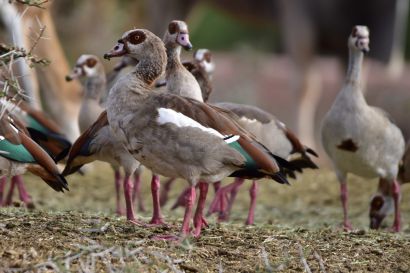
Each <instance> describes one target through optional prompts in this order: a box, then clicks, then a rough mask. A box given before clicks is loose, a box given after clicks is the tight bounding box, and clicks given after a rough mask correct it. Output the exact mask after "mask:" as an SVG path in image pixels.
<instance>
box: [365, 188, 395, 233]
mask: <svg viewBox="0 0 410 273" xmlns="http://www.w3.org/2000/svg"><path fill="white" fill-rule="evenodd" d="M393 209H394V202H393V197H392V196H388V195H385V194H381V193H379V194H376V195H375V196H373V198H372V199H371V202H370V212H369V217H370V228H371V229H378V228H380V226H381V224H382V222H383V220H384V218H386V216H387V215H388V214H389V213H391V212H392V211H393Z"/></svg>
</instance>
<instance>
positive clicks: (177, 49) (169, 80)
mask: <svg viewBox="0 0 410 273" xmlns="http://www.w3.org/2000/svg"><path fill="white" fill-rule="evenodd" d="M163 41H164V44H165V48H166V51H167V66H166V69H165V81H164V82H161V83H158V82H157V83H156V86H157V87H160V86H162V85H166V90H167V91H168V92H169V93H171V94H175V95H179V96H183V97H188V98H192V99H195V100H198V101H201V102H202V101H203V97H202V90H201V87H200V86H199V83H198V81H197V80H196V78H195V77H194V76H193V75H192V73H190V71H189V70H188V69H187V67H186V65H185V63H182V62H181V48H184V49H185V50H190V49H192V44H191V42H190V40H189V31H188V25H187V24H186V23H185V22H184V21H178V20H173V21H171V22H170V23H169V24H168V29H167V31H166V32H165V35H164V38H163ZM174 182H175V178H173V177H171V178H169V179H168V180H167V181H166V182H165V183H164V186H163V189H162V192H161V196H160V198H159V203H160V206H164V205H165V203H166V202H167V200H168V193H169V191H170V189H171V187H172V185H173V183H174ZM185 194H186V192H185V191H184V192H183V193H182V194H181V195H180V197H181V198H182V199H184V197H183V196H185ZM181 198H178V200H180V199H181ZM178 203H181V202H178V201H177V203H176V204H178ZM174 207H175V205H174V206H173V208H174Z"/></svg>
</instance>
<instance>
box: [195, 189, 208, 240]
mask: <svg viewBox="0 0 410 273" xmlns="http://www.w3.org/2000/svg"><path fill="white" fill-rule="evenodd" d="M207 194H208V183H206V182H200V183H199V200H198V205H197V207H196V211H195V216H194V226H195V231H194V232H193V234H192V235H193V236H194V237H199V235H200V234H201V229H202V226H203V225H207V223H206V221H205V219H204V218H203V212H204V207H205V201H206V195H207Z"/></svg>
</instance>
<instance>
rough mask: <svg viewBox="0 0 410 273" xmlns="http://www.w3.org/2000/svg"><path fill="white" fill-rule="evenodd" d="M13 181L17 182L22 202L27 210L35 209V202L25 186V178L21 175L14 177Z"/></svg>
mask: <svg viewBox="0 0 410 273" xmlns="http://www.w3.org/2000/svg"><path fill="white" fill-rule="evenodd" d="M11 180H12V181H15V183H16V185H17V189H18V191H19V196H20V200H21V201H22V202H23V203H24V205H25V206H26V207H27V208H34V204H33V201H31V197H30V195H29V194H28V192H27V190H26V187H25V186H24V182H23V178H22V177H21V176H20V175H16V176H13V177H12V178H11Z"/></svg>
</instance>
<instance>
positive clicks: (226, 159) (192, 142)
mask: <svg viewBox="0 0 410 273" xmlns="http://www.w3.org/2000/svg"><path fill="white" fill-rule="evenodd" d="M123 55H127V56H130V57H132V58H134V59H136V60H138V65H137V66H136V67H135V69H134V70H133V71H132V72H130V73H128V74H126V75H125V76H123V77H121V78H120V79H119V80H118V81H117V82H116V84H115V85H114V86H113V88H112V90H111V91H110V94H109V96H108V99H107V115H108V121H109V126H110V128H111V130H112V132H113V133H114V135H115V140H116V141H118V142H119V143H121V144H123V145H124V146H125V147H126V149H128V151H129V152H130V153H131V154H132V155H133V156H134V157H135V158H136V159H137V160H139V161H140V162H141V163H142V164H144V165H145V166H146V167H148V168H150V169H151V170H152V171H153V172H155V173H158V174H161V175H163V176H167V177H180V178H183V179H185V180H187V181H188V183H189V184H190V191H189V193H188V194H187V196H186V209H185V215H184V220H183V224H182V229H181V233H182V235H187V234H188V233H189V230H190V229H189V222H190V219H191V215H192V208H193V204H194V202H195V198H196V193H195V186H196V185H197V184H199V185H200V186H199V188H200V196H199V201H198V206H197V210H196V213H195V216H194V225H195V231H194V233H193V235H194V236H199V235H200V231H201V228H202V225H203V224H204V219H203V216H202V215H203V209H204V204H205V198H206V194H207V189H208V183H212V182H216V181H219V180H221V179H223V178H224V177H226V176H229V175H231V176H239V177H255V178H256V177H259V178H261V177H269V178H272V179H274V180H276V181H278V182H279V183H288V182H287V180H286V178H285V176H284V175H283V173H282V171H284V169H285V168H289V169H290V170H289V171H291V169H292V166H291V165H290V164H289V163H288V162H287V161H286V160H284V159H281V158H279V157H277V156H275V155H273V154H272V153H271V152H270V151H269V150H268V149H266V148H265V147H263V146H262V145H261V144H260V143H259V142H257V141H256V140H255V139H254V138H253V136H252V135H251V134H250V133H248V132H247V131H246V130H244V129H243V128H241V127H240V126H239V125H238V124H237V123H236V122H235V121H234V120H233V119H232V118H231V115H233V114H232V113H230V112H228V111H225V110H222V109H220V108H217V107H214V106H211V105H208V104H205V103H202V102H199V101H197V100H194V99H190V98H186V97H182V96H177V95H173V94H169V93H163V92H156V91H154V88H155V85H154V83H155V81H156V80H157V79H158V77H160V76H161V74H162V73H163V72H164V70H165V65H166V57H167V55H166V49H165V47H164V44H163V42H162V41H161V40H160V39H159V38H158V37H157V36H155V35H154V34H153V33H151V32H150V31H148V30H144V29H133V30H130V31H127V32H125V33H124V34H123V36H122V38H120V39H119V40H118V43H117V44H116V45H115V47H114V48H113V49H112V50H111V51H110V52H109V53H107V54H105V55H104V57H105V58H107V59H109V58H111V57H119V56H123ZM203 181H206V183H205V182H203Z"/></svg>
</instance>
